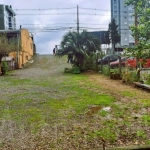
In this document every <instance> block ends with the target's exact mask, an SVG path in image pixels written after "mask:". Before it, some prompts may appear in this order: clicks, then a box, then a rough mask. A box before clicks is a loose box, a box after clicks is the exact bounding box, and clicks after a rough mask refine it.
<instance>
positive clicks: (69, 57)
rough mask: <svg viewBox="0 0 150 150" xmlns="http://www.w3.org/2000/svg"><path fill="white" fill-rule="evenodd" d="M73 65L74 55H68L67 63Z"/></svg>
mask: <svg viewBox="0 0 150 150" xmlns="http://www.w3.org/2000/svg"><path fill="white" fill-rule="evenodd" d="M69 62H70V63H71V64H72V63H73V55H72V54H68V61H67V63H69Z"/></svg>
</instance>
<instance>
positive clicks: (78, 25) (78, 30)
mask: <svg viewBox="0 0 150 150" xmlns="http://www.w3.org/2000/svg"><path fill="white" fill-rule="evenodd" d="M77 32H78V35H79V8H78V5H77Z"/></svg>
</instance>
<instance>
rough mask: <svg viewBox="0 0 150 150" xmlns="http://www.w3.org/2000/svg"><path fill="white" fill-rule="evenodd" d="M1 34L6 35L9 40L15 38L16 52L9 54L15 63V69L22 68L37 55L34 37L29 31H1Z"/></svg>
mask: <svg viewBox="0 0 150 150" xmlns="http://www.w3.org/2000/svg"><path fill="white" fill-rule="evenodd" d="M0 33H5V34H6V35H7V38H8V39H11V38H15V39H16V40H17V43H18V44H17V47H16V50H15V51H14V52H11V53H9V54H7V55H8V56H9V57H11V58H13V60H14V61H15V62H14V64H15V68H16V69H17V68H22V67H23V66H24V65H25V64H26V63H27V62H28V61H29V60H30V59H31V58H32V57H33V55H34V54H35V53H36V46H35V44H34V38H33V35H32V34H30V32H29V31H28V30H27V29H23V28H20V30H0Z"/></svg>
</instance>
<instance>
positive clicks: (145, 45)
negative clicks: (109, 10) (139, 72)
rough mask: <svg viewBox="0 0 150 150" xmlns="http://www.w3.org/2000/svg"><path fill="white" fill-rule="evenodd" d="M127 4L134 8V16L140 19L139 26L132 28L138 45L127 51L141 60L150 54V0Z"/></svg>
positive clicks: (129, 0)
mask: <svg viewBox="0 0 150 150" xmlns="http://www.w3.org/2000/svg"><path fill="white" fill-rule="evenodd" d="M125 4H127V5H128V6H129V5H130V6H132V7H133V8H134V10H135V11H134V14H133V16H137V17H138V18H137V21H138V25H135V24H134V25H132V26H131V27H130V29H131V31H132V36H133V37H134V38H135V39H137V40H138V44H137V45H135V47H134V48H129V49H127V51H129V52H130V53H131V54H132V55H133V56H135V57H136V58H137V60H139V58H141V57H145V56H148V55H149V54H150V51H149V49H150V21H149V20H150V3H149V0H142V1H141V0H126V1H125Z"/></svg>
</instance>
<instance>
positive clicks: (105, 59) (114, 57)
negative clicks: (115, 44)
mask: <svg viewBox="0 0 150 150" xmlns="http://www.w3.org/2000/svg"><path fill="white" fill-rule="evenodd" d="M116 60H118V56H117V55H113V54H111V55H106V56H104V57H103V58H102V59H99V60H98V64H99V65H100V64H101V63H102V64H103V65H107V64H108V63H110V62H113V61H116Z"/></svg>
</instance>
